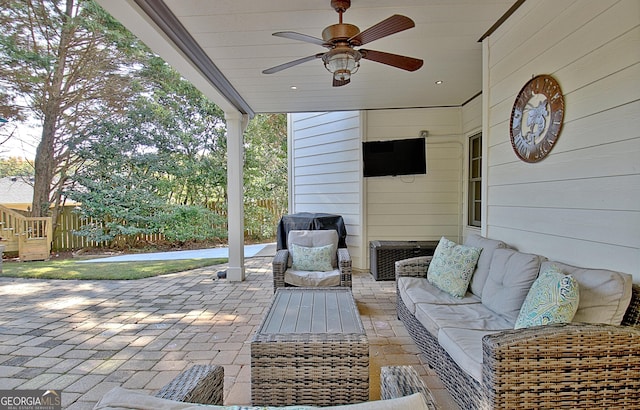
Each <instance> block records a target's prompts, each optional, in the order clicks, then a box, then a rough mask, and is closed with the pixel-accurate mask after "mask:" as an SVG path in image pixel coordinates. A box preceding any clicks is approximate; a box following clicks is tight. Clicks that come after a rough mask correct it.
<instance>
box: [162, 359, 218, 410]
mask: <svg viewBox="0 0 640 410" xmlns="http://www.w3.org/2000/svg"><path fill="white" fill-rule="evenodd" d="M223 384H224V368H223V367H222V366H207V365H195V366H192V367H191V368H189V369H187V370H185V371H184V372H182V373H180V374H179V375H178V376H176V378H174V379H173V380H172V381H171V382H169V383H168V384H167V385H165V386H164V387H163V388H162V389H160V391H158V393H156V394H155V396H156V397H160V398H162V399H168V400H176V401H182V402H188V403H200V404H216V405H222V402H223V395H224V391H223Z"/></svg>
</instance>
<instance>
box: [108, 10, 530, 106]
mask: <svg viewBox="0 0 640 410" xmlns="http://www.w3.org/2000/svg"><path fill="white" fill-rule="evenodd" d="M98 2H99V3H100V4H101V5H102V6H103V7H104V8H105V9H106V10H107V11H109V12H110V13H111V14H112V15H113V16H114V17H115V18H117V19H118V20H119V21H121V22H122V23H123V24H124V25H125V26H126V27H127V28H129V29H130V30H131V31H132V32H133V33H134V34H136V35H137V36H138V37H139V38H140V39H141V40H142V41H144V42H145V43H146V44H147V45H148V46H149V47H151V48H152V49H153V50H154V51H155V52H156V53H158V54H159V55H160V56H162V57H163V58H164V59H165V60H166V61H167V62H168V63H169V64H171V65H172V66H173V67H174V68H176V69H177V70H178V71H179V72H180V73H182V75H184V76H185V78H187V79H189V80H190V81H191V82H193V84H194V85H196V86H197V87H198V88H199V89H200V90H202V91H203V92H204V93H205V94H206V95H207V96H208V97H209V98H211V99H212V100H213V101H214V102H215V103H216V104H218V105H219V106H220V107H221V108H223V109H224V110H225V111H229V110H237V111H239V112H240V113H243V114H249V116H252V115H253V114H254V113H269V112H289V113H291V112H312V111H338V110H359V109H386V108H410V107H441V106H459V105H462V104H463V103H465V102H466V101H468V100H469V99H471V98H472V97H474V96H475V95H477V94H478V93H479V92H481V90H482V68H481V65H482V44H481V43H480V42H479V39H481V38H482V37H483V35H484V34H486V33H487V32H488V31H489V30H491V28H492V27H493V26H494V25H495V24H496V23H498V22H499V21H500V19H501V17H502V16H504V15H505V14H507V13H508V12H509V11H510V9H513V8H515V7H517V5H518V4H519V3H520V2H521V1H516V0H399V1H388V0H386V1H382V0H354V1H353V2H352V5H351V7H350V8H349V9H348V10H347V11H346V12H345V13H344V16H343V19H344V22H345V23H351V24H355V25H356V26H358V27H359V28H360V30H361V31H362V30H365V29H366V28H368V27H371V26H372V25H374V24H376V23H378V22H380V21H382V20H384V19H385V18H387V17H390V16H391V15H393V14H401V15H405V16H408V17H410V18H411V19H412V20H413V21H414V22H415V25H416V26H415V27H414V28H412V29H408V30H405V31H402V32H400V33H396V34H394V35H391V36H388V37H385V38H381V39H378V40H376V41H373V42H371V43H370V44H367V45H366V47H367V48H368V49H373V50H378V51H385V52H390V53H394V54H401V55H407V56H410V57H414V58H419V59H422V60H424V66H423V67H422V68H420V69H419V70H417V71H415V72H408V71H404V70H400V69H397V68H393V67H390V66H387V65H383V64H379V63H376V62H373V61H370V60H365V61H363V62H362V66H361V68H360V70H359V71H358V72H357V73H356V74H354V77H353V78H352V81H351V83H350V84H348V85H346V86H343V87H332V85H331V74H330V73H329V72H328V71H327V70H326V69H325V68H324V67H323V64H322V61H321V60H320V59H314V60H313V61H309V62H306V63H304V64H300V65H298V66H295V67H293V68H289V69H287V70H284V71H281V72H278V73H275V74H270V75H268V74H263V73H262V70H264V69H266V68H269V67H272V66H275V65H278V64H281V63H285V62H288V61H291V60H295V59H298V58H302V57H306V56H310V55H314V54H316V53H320V52H323V51H326V49H325V48H323V47H321V46H319V45H315V44H310V43H306V42H302V41H295V40H290V39H287V38H280V37H274V36H272V33H274V32H277V31H295V32H299V33H302V34H306V35H310V36H313V37H321V33H322V30H323V29H324V28H325V27H327V26H329V25H331V24H336V23H338V14H337V13H336V12H335V11H334V10H333V9H332V8H331V4H330V1H329V0H296V1H290V0H264V1H259V2H256V1H252V0H233V1H208V0H98ZM440 81H441V82H442V84H436V82H440ZM292 87H296V89H295V90H294V89H292Z"/></svg>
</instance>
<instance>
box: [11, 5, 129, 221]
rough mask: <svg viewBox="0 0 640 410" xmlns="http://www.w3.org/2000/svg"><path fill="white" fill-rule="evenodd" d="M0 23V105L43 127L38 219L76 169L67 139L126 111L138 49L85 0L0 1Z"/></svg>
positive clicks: (37, 177)
mask: <svg viewBox="0 0 640 410" xmlns="http://www.w3.org/2000/svg"><path fill="white" fill-rule="evenodd" d="M0 26H1V27H2V32H1V33H0V101H2V102H5V103H6V104H7V106H8V107H9V108H8V111H11V112H10V114H11V115H12V116H13V118H19V119H30V120H32V121H33V120H35V121H38V122H39V123H40V124H41V125H42V136H41V139H40V142H39V144H38V146H37V150H36V158H35V182H34V197H33V205H32V211H33V214H34V215H35V216H45V215H46V214H47V213H48V212H49V206H50V204H51V202H53V203H58V202H59V200H60V195H61V193H62V185H63V184H65V183H66V181H67V177H68V174H69V172H72V170H73V168H74V167H77V166H78V158H77V157H76V156H75V153H74V151H72V150H70V149H69V147H70V145H73V144H70V141H71V140H73V139H74V138H77V137H78V136H79V135H81V134H82V130H83V129H85V128H86V127H87V126H88V125H90V124H91V123H92V122H93V121H95V120H96V119H99V118H103V117H104V116H106V115H111V114H113V113H117V112H124V111H125V108H126V106H127V103H128V100H129V97H130V96H131V95H132V91H133V89H132V83H131V76H130V74H131V73H132V72H133V71H134V70H135V66H134V65H133V62H134V60H133V59H132V58H130V57H132V56H134V55H135V54H136V53H137V51H138V50H140V49H141V46H140V45H139V43H138V42H137V41H136V40H135V38H134V37H133V36H132V35H131V34H130V33H129V32H128V31H126V30H124V29H123V27H122V26H121V25H119V24H118V23H117V22H116V21H115V20H113V18H112V17H111V16H110V15H109V14H108V13H106V12H105V11H104V10H102V9H101V8H100V7H99V6H97V4H95V3H94V2H93V1H91V0H28V1H24V0H0ZM56 175H57V178H54V176H56ZM54 181H57V182H55V184H54ZM54 217H55V214H54Z"/></svg>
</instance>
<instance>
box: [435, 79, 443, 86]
mask: <svg viewBox="0 0 640 410" xmlns="http://www.w3.org/2000/svg"><path fill="white" fill-rule="evenodd" d="M443 83H444V81H442V80H438V81H436V85H442V84H443Z"/></svg>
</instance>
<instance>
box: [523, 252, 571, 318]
mask: <svg viewBox="0 0 640 410" xmlns="http://www.w3.org/2000/svg"><path fill="white" fill-rule="evenodd" d="M579 302H580V293H579V286H578V282H577V281H576V280H575V279H574V278H573V276H571V275H565V274H564V273H562V272H561V271H560V269H558V267H557V266H555V265H551V266H550V267H549V268H547V269H546V270H545V271H544V272H542V274H540V276H539V277H538V279H536V281H535V282H533V285H531V289H530V290H529V293H528V294H527V297H526V299H525V300H524V303H523V304H522V308H521V309H520V313H519V314H518V319H516V324H515V328H516V329H521V328H525V327H531V326H541V325H548V324H551V323H568V322H571V320H572V319H573V316H574V315H575V314H576V310H578V303H579Z"/></svg>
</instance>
